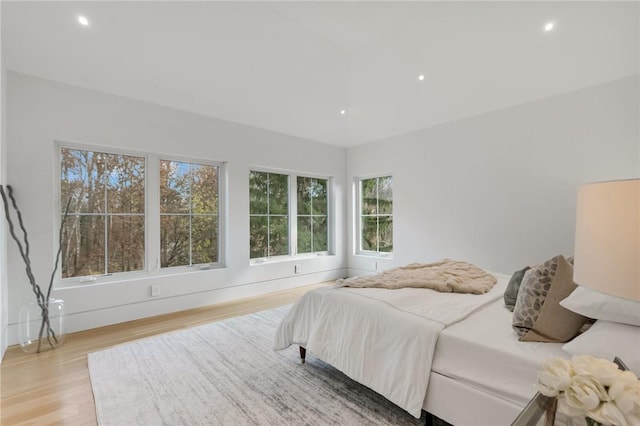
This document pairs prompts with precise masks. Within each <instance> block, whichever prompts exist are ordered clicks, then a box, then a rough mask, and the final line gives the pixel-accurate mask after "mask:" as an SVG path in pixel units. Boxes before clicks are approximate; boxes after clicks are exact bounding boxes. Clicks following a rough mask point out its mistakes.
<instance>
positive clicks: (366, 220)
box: [362, 216, 378, 251]
mask: <svg viewBox="0 0 640 426" xmlns="http://www.w3.org/2000/svg"><path fill="white" fill-rule="evenodd" d="M362 250H373V251H377V250H378V219H377V218H376V217H375V216H364V217H363V218H362Z"/></svg>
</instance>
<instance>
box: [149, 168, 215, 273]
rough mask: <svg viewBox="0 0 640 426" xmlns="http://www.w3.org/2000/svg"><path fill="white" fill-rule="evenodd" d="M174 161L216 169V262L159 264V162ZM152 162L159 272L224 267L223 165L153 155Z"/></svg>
mask: <svg viewBox="0 0 640 426" xmlns="http://www.w3.org/2000/svg"><path fill="white" fill-rule="evenodd" d="M161 160H164V161H174V162H180V163H190V164H196V165H206V166H214V167H217V168H218V261H217V262H210V263H196V264H192V265H180V266H166V267H164V268H163V267H162V265H161V262H160V258H161V256H160V222H161V221H160V217H161V214H160V161H161ZM154 161H155V162H156V164H155V167H154V170H155V172H156V173H157V174H158V176H157V179H156V182H157V183H158V185H157V196H158V199H157V203H155V204H156V205H157V206H158V224H157V226H158V228H157V234H156V235H157V237H158V242H157V245H156V246H155V248H156V249H157V257H156V259H157V261H156V262H157V267H158V269H159V270H160V271H171V272H172V273H175V272H180V271H181V270H182V271H192V270H194V269H195V270H206V269H214V268H221V267H223V266H224V244H223V242H224V241H225V240H223V238H224V229H225V226H224V223H223V212H226V204H225V202H226V196H225V193H224V190H225V188H226V186H227V185H226V180H225V179H226V173H225V163H224V162H219V161H211V160H202V159H197V158H193V157H178V156H175V155H154Z"/></svg>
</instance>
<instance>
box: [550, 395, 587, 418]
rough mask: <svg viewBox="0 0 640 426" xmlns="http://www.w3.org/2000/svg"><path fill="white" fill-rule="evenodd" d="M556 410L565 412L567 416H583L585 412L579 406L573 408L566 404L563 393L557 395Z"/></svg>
mask: <svg viewBox="0 0 640 426" xmlns="http://www.w3.org/2000/svg"><path fill="white" fill-rule="evenodd" d="M557 410H558V412H560V413H562V414H565V415H566V416H567V417H584V416H585V415H586V414H587V413H586V412H585V411H584V410H583V409H581V408H574V407H572V406H570V405H569V404H567V399H566V398H565V395H564V393H561V394H560V395H558V408H557Z"/></svg>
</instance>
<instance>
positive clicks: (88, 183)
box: [60, 148, 146, 278]
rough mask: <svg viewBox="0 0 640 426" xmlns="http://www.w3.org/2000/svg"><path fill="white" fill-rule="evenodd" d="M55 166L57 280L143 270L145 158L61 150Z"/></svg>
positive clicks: (80, 150) (78, 150) (79, 150)
mask: <svg viewBox="0 0 640 426" xmlns="http://www.w3.org/2000/svg"><path fill="white" fill-rule="evenodd" d="M60 163H61V164H60V172H61V173H60V184H61V191H60V193H61V200H60V201H61V206H63V207H62V208H63V209H64V207H66V205H67V203H68V202H69V200H71V201H70V204H69V216H68V217H67V219H66V222H65V227H64V233H63V236H62V277H63V278H69V277H77V276H86V275H106V274H111V273H117V272H128V271H139V270H143V269H144V268H145V164H146V163H145V158H144V157H137V156H131V155H121V154H110V153H105V152H95V151H86V150H82V149H67V148H62V149H61V160H60ZM63 213H64V212H63Z"/></svg>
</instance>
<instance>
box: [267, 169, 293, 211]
mask: <svg viewBox="0 0 640 426" xmlns="http://www.w3.org/2000/svg"><path fill="white" fill-rule="evenodd" d="M287 213H289V177H288V176H287V175H279V174H276V173H269V214H287Z"/></svg>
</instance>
